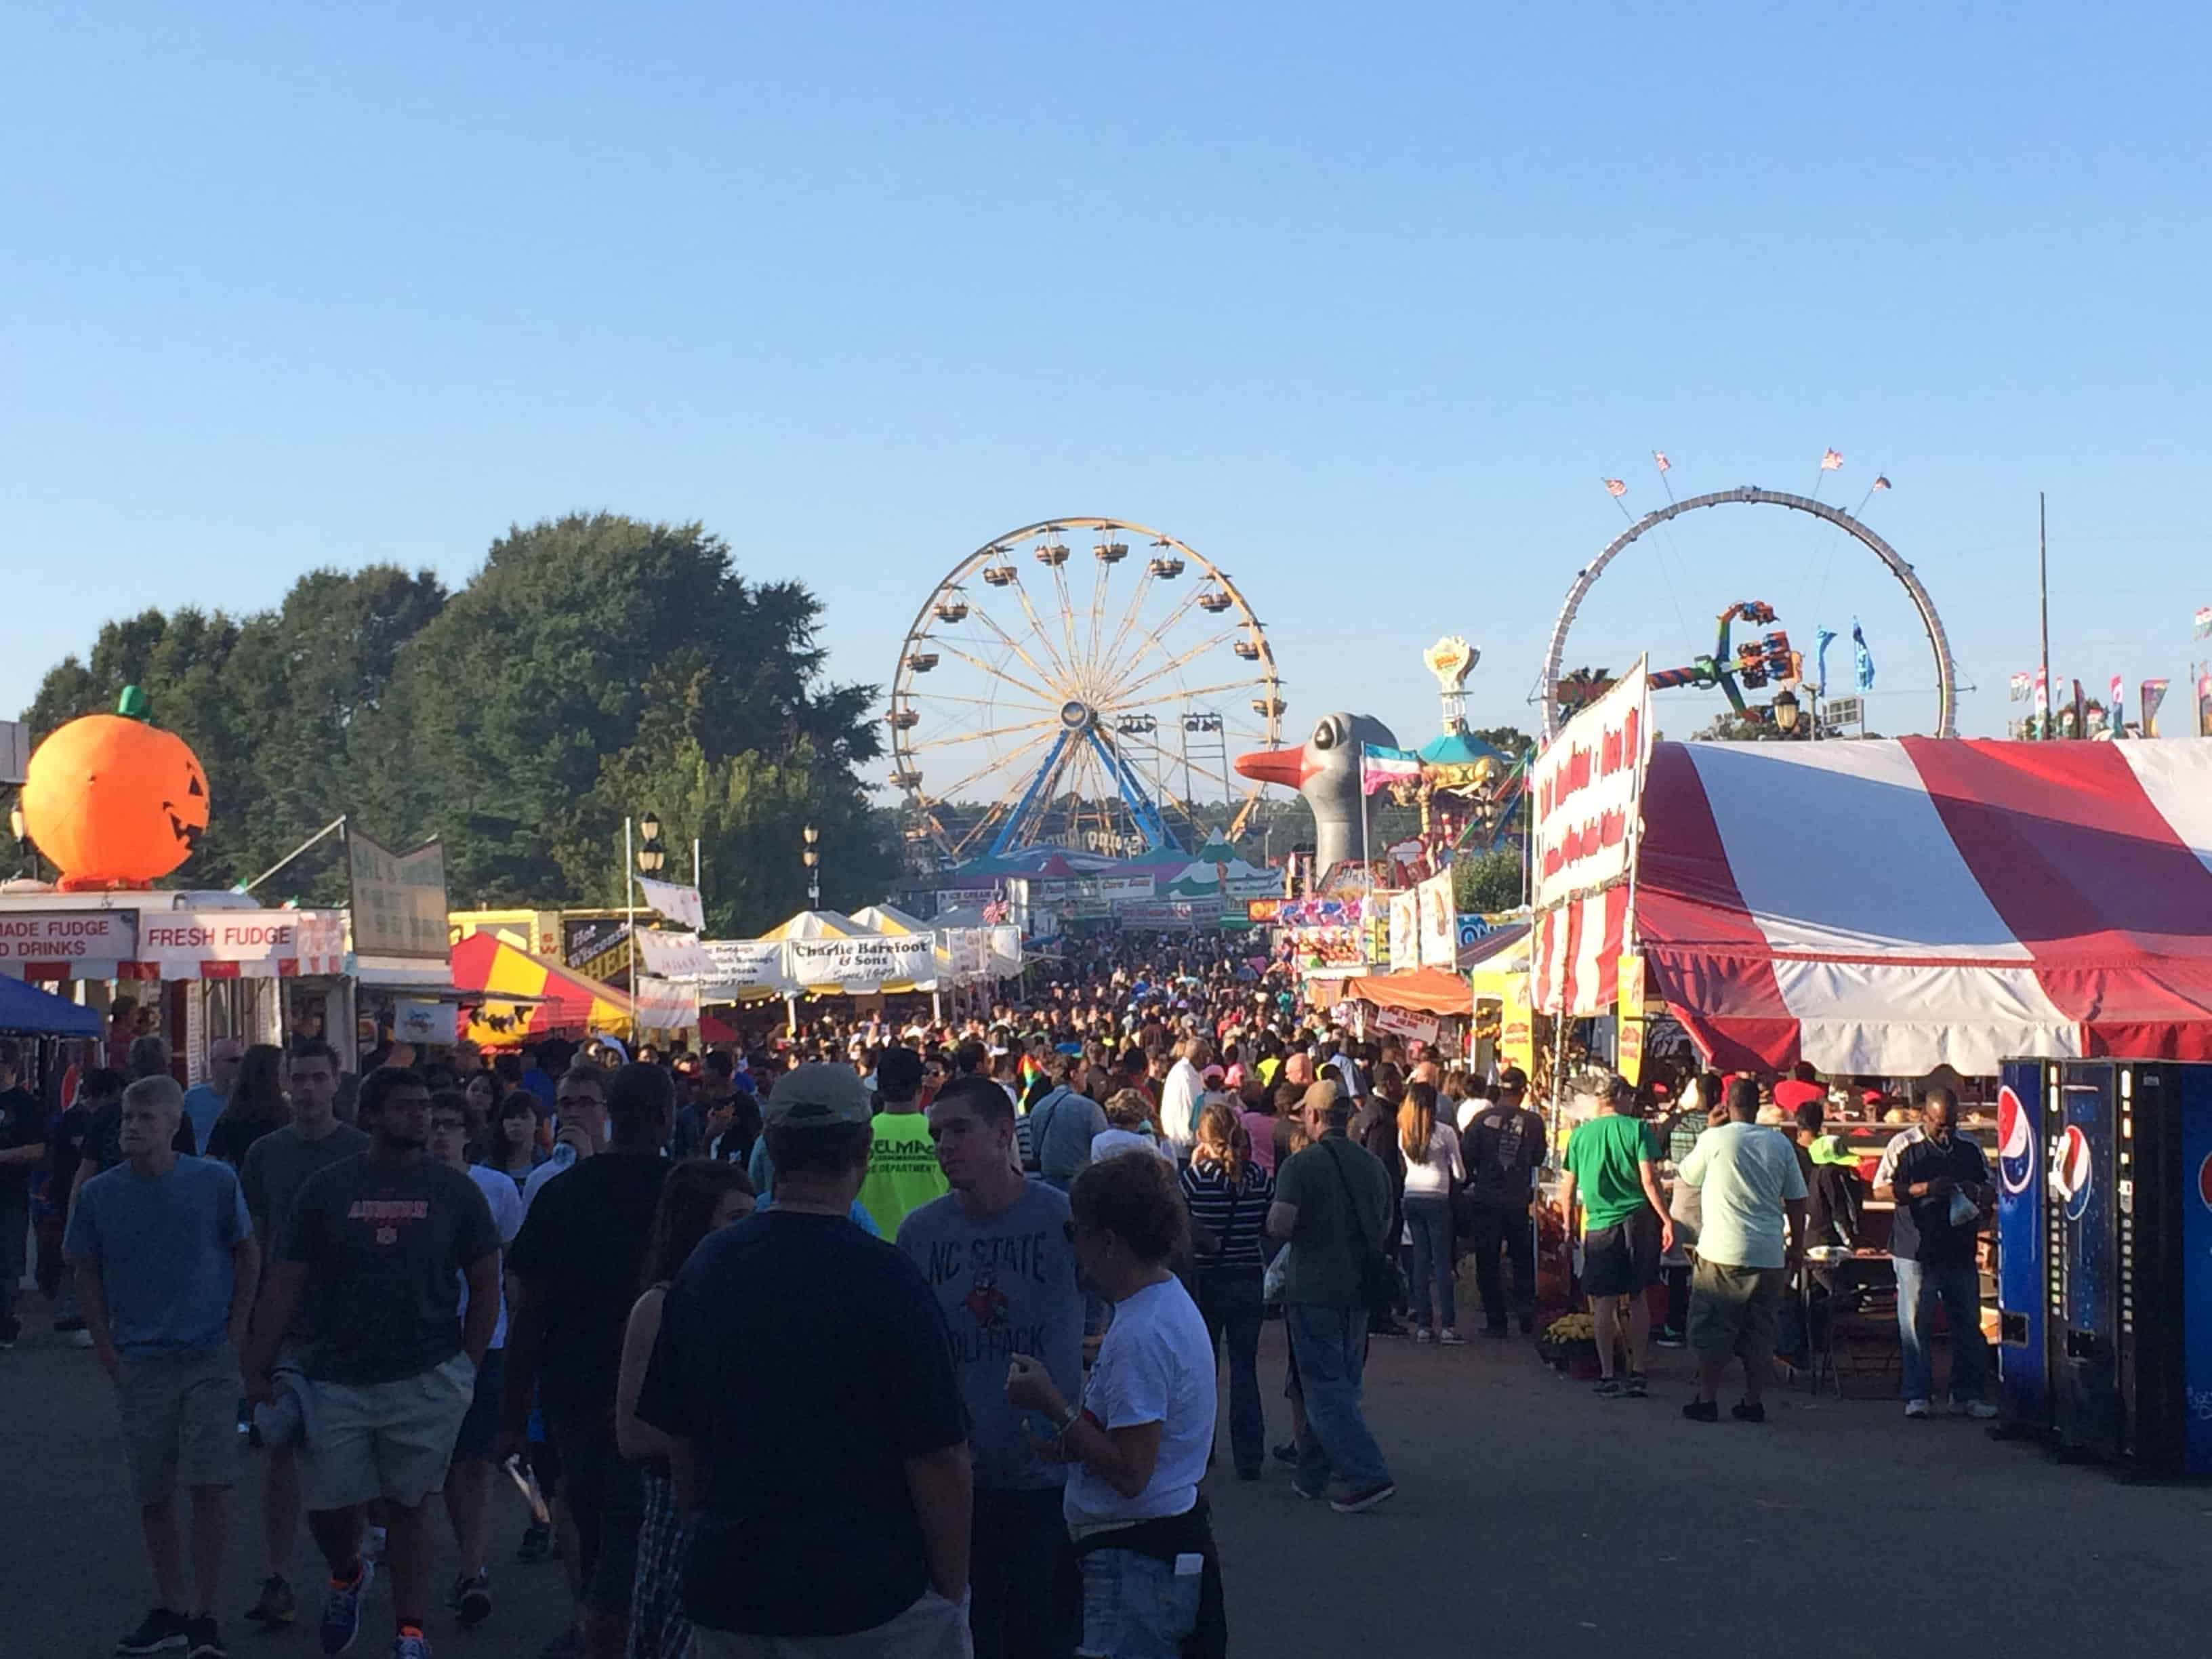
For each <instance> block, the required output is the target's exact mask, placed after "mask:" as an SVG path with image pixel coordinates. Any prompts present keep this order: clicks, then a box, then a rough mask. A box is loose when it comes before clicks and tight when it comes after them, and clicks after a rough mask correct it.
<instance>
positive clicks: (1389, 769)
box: [1359, 743, 1421, 795]
mask: <svg viewBox="0 0 2212 1659" xmlns="http://www.w3.org/2000/svg"><path fill="white" fill-rule="evenodd" d="M1419 781H1421V757H1419V755H1417V754H1415V753H1414V752H1413V750H1410V749H1389V748H1385V747H1384V746H1383V744H1374V743H1363V744H1360V745H1359V788H1360V793H1362V794H1368V795H1371V794H1373V793H1375V792H1376V790H1378V789H1387V788H1389V787H1390V786H1391V785H1392V784H1394V783H1419Z"/></svg>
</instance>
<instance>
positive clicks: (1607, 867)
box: [1528, 658, 1651, 910]
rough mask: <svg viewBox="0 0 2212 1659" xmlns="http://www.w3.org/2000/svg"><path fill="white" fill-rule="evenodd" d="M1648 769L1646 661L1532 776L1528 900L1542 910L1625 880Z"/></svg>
mask: <svg viewBox="0 0 2212 1659" xmlns="http://www.w3.org/2000/svg"><path fill="white" fill-rule="evenodd" d="M1650 763H1651V676H1650V659H1648V658H1638V659H1637V664H1636V666H1635V667H1634V668H1632V669H1631V670H1630V671H1628V672H1627V673H1626V675H1624V676H1622V677H1621V678H1620V680H1619V681H1618V682H1616V683H1615V684H1614V685H1613V689H1612V690H1609V691H1607V693H1606V694H1605V695H1604V696H1601V697H1599V698H1598V699H1596V700H1595V702H1592V703H1591V704H1590V705H1589V707H1588V708H1584V709H1583V711H1582V713H1580V714H1577V715H1576V716H1575V717H1574V719H1573V720H1570V721H1568V722H1567V726H1566V729H1565V731H1563V732H1560V733H1559V736H1558V737H1556V738H1553V739H1552V742H1551V744H1550V746H1549V747H1548V748H1547V749H1546V750H1544V752H1543V753H1542V754H1541V755H1539V756H1537V757H1536V761H1535V764H1534V766H1533V767H1531V768H1530V769H1529V774H1528V792H1529V800H1530V805H1531V809H1532V810H1531V813H1530V820H1531V829H1532V833H1533V835H1534V844H1533V846H1532V847H1531V848H1530V863H1531V880H1532V883H1533V892H1532V898H1533V900H1534V905H1535V908H1537V909H1539V910H1543V909H1547V908H1551V907H1552V906H1553V905H1556V904H1559V903H1560V902H1563V901H1564V900H1565V899H1567V898H1569V897H1571V896H1573V895H1575V894H1577V893H1584V892H1589V891H1590V890H1593V889H1595V888H1599V887H1604V886H1607V885H1608V884H1611V883H1613V882H1616V881H1619V880H1620V879H1621V878H1624V877H1626V875H1627V873H1628V870H1629V865H1630V861H1631V860H1632V859H1633V858H1634V857H1635V852H1636V839H1637V836H1638V834H1639V833H1640V832H1641V829H1642V817H1641V811H1642V804H1643V796H1644V774H1645V772H1646V771H1647V770H1649V769H1650Z"/></svg>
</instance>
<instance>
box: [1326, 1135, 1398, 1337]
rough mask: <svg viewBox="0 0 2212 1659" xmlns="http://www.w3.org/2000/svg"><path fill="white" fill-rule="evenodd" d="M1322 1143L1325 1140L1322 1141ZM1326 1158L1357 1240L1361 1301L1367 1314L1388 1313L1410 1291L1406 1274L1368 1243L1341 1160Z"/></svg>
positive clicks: (1347, 1222)
mask: <svg viewBox="0 0 2212 1659" xmlns="http://www.w3.org/2000/svg"><path fill="white" fill-rule="evenodd" d="M1322 1145H1323V1146H1327V1145H1328V1142H1327V1141H1326V1140H1324V1141H1322ZM1328 1161H1329V1165H1330V1167H1331V1168H1332V1169H1334V1170H1335V1171H1336V1183H1337V1186H1338V1188H1339V1189H1340V1191H1342V1193H1343V1194H1344V1215H1345V1222H1346V1225H1348V1226H1349V1227H1350V1228H1351V1230H1352V1237H1354V1238H1355V1239H1356V1240H1358V1245H1359V1300H1360V1304H1361V1305H1362V1306H1363V1307H1364V1308H1365V1309H1366V1310H1367V1311H1368V1312H1370V1313H1389V1312H1390V1311H1392V1310H1395V1309H1396V1308H1399V1307H1401V1306H1402V1305H1403V1304H1405V1302H1406V1300H1407V1297H1408V1295H1409V1294H1410V1292H1408V1291H1407V1288H1406V1275H1405V1273H1403V1272H1402V1271H1401V1269H1400V1268H1399V1266H1398V1262H1397V1259H1396V1258H1395V1256H1393V1255H1390V1254H1389V1252H1388V1251H1386V1250H1379V1249H1376V1248H1375V1246H1374V1245H1372V1244H1370V1243H1368V1239H1367V1224H1366V1222H1364V1220H1362V1219H1361V1218H1360V1215H1359V1205H1358V1202H1357V1200H1354V1199H1353V1197H1352V1182H1350V1180H1348V1179H1347V1178H1346V1176H1345V1173H1344V1160H1343V1159H1342V1158H1339V1157H1338V1156H1337V1155H1336V1154H1335V1153H1334V1152H1331V1153H1330V1154H1329V1155H1328Z"/></svg>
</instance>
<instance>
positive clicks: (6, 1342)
mask: <svg viewBox="0 0 2212 1659" xmlns="http://www.w3.org/2000/svg"><path fill="white" fill-rule="evenodd" d="M22 1334H23V1322H22V1321H21V1320H20V1319H10V1320H7V1321H4V1322H0V1349H5V1348H12V1347H14V1346H15V1340H16V1338H18V1337H20V1336H21V1335H22Z"/></svg>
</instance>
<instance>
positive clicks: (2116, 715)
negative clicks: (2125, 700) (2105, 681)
mask: <svg viewBox="0 0 2212 1659" xmlns="http://www.w3.org/2000/svg"><path fill="white" fill-rule="evenodd" d="M2126 690H2127V682H2126V681H2125V680H2124V679H2122V678H2120V677H2119V676H2118V674H2115V675H2113V676H2112V696H2111V697H2110V698H2108V699H2107V700H2106V707H2105V721H2106V724H2107V725H2108V726H2111V727H2112V735H2113V736H2114V737H2116V738H2117V737H2118V736H2119V735H2120V698H2121V695H2122V694H2123V693H2124V692H2125V691H2126Z"/></svg>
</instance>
